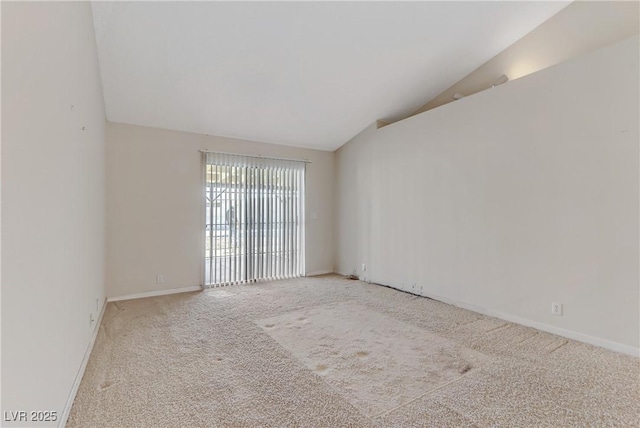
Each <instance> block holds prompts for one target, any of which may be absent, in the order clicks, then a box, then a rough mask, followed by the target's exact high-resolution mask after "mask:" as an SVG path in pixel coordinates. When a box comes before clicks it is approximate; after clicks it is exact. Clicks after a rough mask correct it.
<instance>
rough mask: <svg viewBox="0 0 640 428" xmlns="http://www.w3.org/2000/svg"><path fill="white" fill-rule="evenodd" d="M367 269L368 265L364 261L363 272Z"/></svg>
mask: <svg viewBox="0 0 640 428" xmlns="http://www.w3.org/2000/svg"><path fill="white" fill-rule="evenodd" d="M366 271H367V265H366V264H364V263H362V272H366Z"/></svg>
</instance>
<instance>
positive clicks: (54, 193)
mask: <svg viewBox="0 0 640 428" xmlns="http://www.w3.org/2000/svg"><path fill="white" fill-rule="evenodd" d="M72 106H73V108H72ZM104 126H105V118H104V107H103V101H102V88H101V86H100V76H99V71H98V59H97V54H96V44H95V36H94V31H93V21H92V17H91V6H90V5H89V3H88V2H78V3H74V2H65V3H20V2H15V3H14V2H3V3H2V268H3V271H2V411H3V412H4V411H18V410H43V411H55V412H58V419H60V418H61V417H62V411H63V408H64V407H65V402H66V401H67V399H68V397H69V396H70V393H71V391H72V386H73V384H74V381H75V380H76V376H77V374H78V371H79V369H80V367H81V362H82V361H83V357H84V355H85V352H86V350H87V348H88V346H89V343H90V339H91V336H92V333H93V331H94V329H95V327H96V322H95V321H94V322H90V316H93V318H94V320H95V319H97V317H98V313H99V309H100V308H101V307H102V303H103V301H104V296H105V292H104V256H105V254H104V247H105V236H104V235H105V220H104V210H105V203H104V198H105V193H104V188H105V180H104ZM83 127H84V130H83V129H82V128H83ZM96 300H97V302H96ZM3 416H4V413H3ZM3 419H4V417H3ZM11 425H12V424H11V423H9V422H3V426H11ZM23 425H26V426H34V425H37V426H51V425H53V426H56V425H58V422H52V423H38V424H36V423H33V422H30V423H25V424H23Z"/></svg>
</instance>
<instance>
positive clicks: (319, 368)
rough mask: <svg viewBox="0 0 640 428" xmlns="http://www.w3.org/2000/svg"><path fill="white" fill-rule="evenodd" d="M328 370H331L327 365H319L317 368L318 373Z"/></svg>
mask: <svg viewBox="0 0 640 428" xmlns="http://www.w3.org/2000/svg"><path fill="white" fill-rule="evenodd" d="M328 368H329V367H327V366H326V365H324V364H318V365H317V366H316V371H317V372H326V371H327V369H328Z"/></svg>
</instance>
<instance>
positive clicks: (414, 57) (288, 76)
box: [93, 2, 568, 150]
mask: <svg viewBox="0 0 640 428" xmlns="http://www.w3.org/2000/svg"><path fill="white" fill-rule="evenodd" d="M567 4H568V2H94V3H93V15H94V24H95V31H96V39H97V44H98V56H99V61H100V71H101V75H102V85H103V89H104V98H105V104H106V111H107V119H108V120H109V121H113V122H123V123H131V124H137V125H145V126H152V127H157V128H165V129H173V130H180V131H189V132H197V133H203V134H212V135H220V136H227V137H236V138H242V139H248V140H254V141H261V142H267V143H277V144H285V145H292V146H299V147H310V148H317V149H322V150H335V149H336V148H338V147H340V146H341V145H342V144H344V143H345V142H347V141H348V140H349V139H350V138H351V137H353V136H354V135H355V134H357V133H358V132H360V131H361V130H362V129H363V128H365V127H366V126H368V125H369V124H371V123H372V122H374V121H376V120H377V119H391V120H395V119H399V118H402V117H404V116H406V115H408V114H410V113H411V112H413V111H415V110H416V109H417V108H419V107H420V106H421V105H423V104H424V103H425V102H427V101H429V100H430V99H431V98H433V97H435V96H436V95H438V94H439V93H440V92H442V91H443V90H444V89H446V88H448V87H449V86H451V85H452V84H454V83H455V82H457V81H458V80H460V79H461V78H463V77H464V76H466V75H467V74H468V73H470V72H471V71H473V70H474V69H475V68H477V67H478V66H480V65H481V64H483V63H484V62H486V61H487V60H489V59H490V58H492V57H493V56H495V55H496V54H497V53H499V52H500V51H502V50H503V49H505V48H506V47H508V46H509V45H511V44H512V43H514V42H515V41H516V40H518V39H519V38H521V37H522V36H524V35H525V34H527V33H528V32H530V31H531V30H533V29H534V28H535V27H536V26H538V25H539V24H541V23H542V22H544V21H545V20H547V19H548V18H550V17H551V16H552V15H554V14H555V13H557V12H558V11H559V10H561V9H562V8H563V7H565V6H567ZM496 77H498V76H496Z"/></svg>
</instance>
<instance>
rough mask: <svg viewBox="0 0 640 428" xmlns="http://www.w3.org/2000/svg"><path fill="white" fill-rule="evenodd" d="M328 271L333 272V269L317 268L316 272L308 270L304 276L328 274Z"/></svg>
mask: <svg viewBox="0 0 640 428" xmlns="http://www.w3.org/2000/svg"><path fill="white" fill-rule="evenodd" d="M328 273H333V270H316V271H314V272H307V273H305V274H304V276H318V275H326V274H328Z"/></svg>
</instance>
